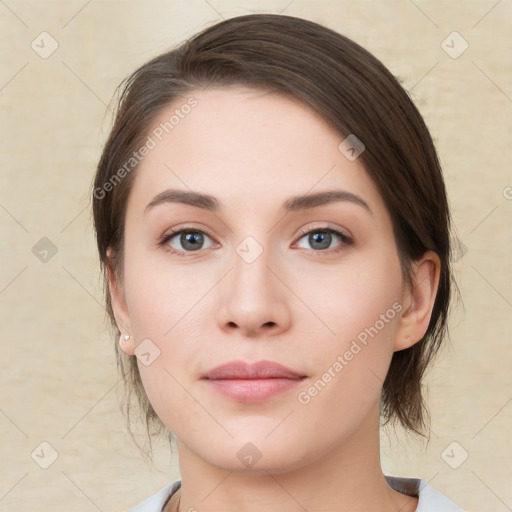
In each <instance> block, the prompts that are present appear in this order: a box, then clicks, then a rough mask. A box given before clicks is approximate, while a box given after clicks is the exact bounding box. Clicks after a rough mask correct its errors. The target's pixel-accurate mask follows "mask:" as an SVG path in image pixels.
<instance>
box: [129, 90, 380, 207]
mask: <svg viewBox="0 0 512 512" xmlns="http://www.w3.org/2000/svg"><path fill="white" fill-rule="evenodd" d="M191 98H193V100H191ZM187 105H194V106H193V107H192V108H190V107H188V106H187ZM147 135H148V137H150V138H151V140H152V141H153V143H152V144H151V146H153V147H152V149H150V150H149V152H148V154H146V156H144V158H143V159H142V161H141V164H140V165H139V166H138V168H137V170H136V178H135V182H134V185H133V189H132V191H131V194H130V202H131V203H132V205H133V206H134V207H135V208H137V210H140V209H141V208H142V210H144V208H145V207H146V206H147V204H148V203H149V202H150V201H151V200H152V199H153V197H154V196H155V195H157V194H158V193H160V192H162V191H164V190H165V189H168V188H174V189H176V188H180V189H184V190H194V191H199V192H204V193H207V194H210V195H213V196H215V197H217V198H219V201H220V202H221V204H222V205H224V204H226V205H236V206H238V207H244V208H246V209H251V210H254V209H260V210H261V208H262V207H263V206H265V205H268V206H272V205H273V204H275V205H276V207H278V206H279V207H280V206H281V205H282V203H283V201H284V200H285V199H286V198H287V197H289V196H293V195H301V194H305V193H308V192H316V191H323V190H328V189H332V188H337V189H343V190H347V191H349V192H352V193H354V194H358V195H364V196H365V198H366V200H367V202H369V203H372V204H373V206H374V208H377V209H378V208H379V207H383V205H382V201H381V199H380V197H379V194H378V191H377V189H376V187H375V186H374V184H373V182H372V180H371V179H370V177H369V176H368V174H367V172H366V170H365V169H364V166H363V164H362V163H361V160H360V159H356V160H354V161H350V160H348V159H347V158H346V157H345V156H344V154H343V153H342V152H340V150H339V145H340V143H341V142H342V140H343V139H344V137H343V136H342V135H340V134H338V133H337V132H336V131H334V130H333V129H332V128H331V127H329V126H328V125H327V123H326V122H325V121H324V120H323V119H322V118H321V117H320V116H319V115H318V114H316V113H315V112H314V111H313V110H312V109H311V108H309V107H307V106H305V105H304V104H302V103H301V102H300V101H298V100H295V99H293V98H289V97H287V96H283V95H282V94H275V93H268V92H265V91H262V90H258V89H252V88H245V87H227V88H224V87H223V88H213V89H205V90H195V91H191V92H190V93H189V94H188V95H187V96H186V97H183V98H181V99H179V100H177V101H175V102H174V103H173V104H171V105H169V106H167V107H166V108H164V109H163V110H162V111H161V112H160V114H159V115H158V116H157V118H156V119H155V120H154V122H153V125H152V126H151V128H150V130H149V132H148V134H147ZM129 209H130V207H129Z"/></svg>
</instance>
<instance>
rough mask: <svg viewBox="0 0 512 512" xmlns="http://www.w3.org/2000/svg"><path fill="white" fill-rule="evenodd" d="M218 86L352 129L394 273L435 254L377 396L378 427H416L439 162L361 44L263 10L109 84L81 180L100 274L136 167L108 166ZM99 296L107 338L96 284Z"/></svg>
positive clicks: (440, 329) (438, 243)
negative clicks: (266, 95) (94, 150)
mask: <svg viewBox="0 0 512 512" xmlns="http://www.w3.org/2000/svg"><path fill="white" fill-rule="evenodd" d="M230 85H235V86H236V85H242V86H249V87H254V88H260V89H263V90H267V91H270V90H272V91H277V92H279V93H281V94H285V95H287V96H289V97H293V98H295V99H298V100H300V101H301V102H303V104H305V105H307V106H309V107H311V108H313V109H314V110H315V111H316V112H317V113H318V114H319V115H320V116H321V117H322V118H323V119H324V120H325V121H326V122H327V123H328V124H329V125H330V126H331V127H332V128H333V129H334V130H335V131H337V132H338V133H339V134H340V136H341V138H344V137H346V136H348V135H349V134H354V135H355V136H356V137H357V138H358V139H359V140H360V141H362V142H363V143H364V145H365V150H364V152H363V153H362V154H361V155H360V157H359V158H361V159H362V162H363V164H364V166H365V168H366V170H367V172H368V173H369V175H370V177H371V178H372V179H373V181H374V182H375V183H376V185H377V187H378V189H379V192H380V194H381V195H382V198H383V200H384V202H385V204H386V207H387V209H388V211H389V213H390V215H391V219H392V222H393V229H394V234H395V238H396V244H397V250H398V253H399V255H400V262H401V266H402V270H403V274H404V277H405V278H406V279H407V280H408V281H409V282H411V281H410V279H411V262H412V261H414V260H418V259H420V257H421V256H422V255H423V254H424V253H425V252H426V251H427V250H432V251H434V252H436V253H437V254H438V256H439V257H440V260H441V269H440V283H439V288H438V292H437V296H436V299H435V304H434V308H433V312H432V317H431V320H430V324H429V326H428V329H427V332H426V334H425V336H424V337H423V339H422V340H421V341H419V342H418V343H416V344H414V345H413V346H412V347H410V348H408V349H405V350H401V351H398V352H395V353H394V354H393V357H392V361H391V365H390V368H389V372H388V374H387V376H386V379H385V381H384V384H383V389H382V395H381V418H382V419H383V420H384V424H385V423H388V422H389V421H390V420H398V422H399V423H401V424H402V425H403V426H404V427H405V428H406V429H409V430H411V431H414V432H416V433H418V434H421V435H423V431H424V429H425V427H426V425H427V423H426V420H427V418H428V416H429V414H428V409H427V408H426V406H425V402H424V399H423V395H422V383H421V382H422V378H423V375H424V372H425V370H426V368H427V366H428V365H429V363H430V361H431V360H432V358H433V357H434V356H435V354H436V353H437V351H438V349H439V347H440V346H441V343H442V340H443V338H444V336H445V334H447V315H448V309H449V302H450V283H451V281H452V272H451V267H450V259H449V256H450V215H449V209H448V203H447V198H446V191H445V186H444V182H443V177H442V174H441V168H440V164H439V161H438V157H437V153H436V150H435V147H434V144H433V141H432V138H431V136H430V134H429V131H428V129H427V127H426V125H425V123H424V121H423V118H422V117H421V115H420V114H419V112H418V110H417V109H416V107H415V106H414V104H413V102H412V101H411V99H410V98H409V96H408V94H407V93H406V92H405V90H404V89H403V88H402V87H401V85H400V84H399V82H398V80H397V79H395V78H394V76H393V75H392V74H391V73H390V72H389V71H388V69H387V68H386V67H385V66H384V65H383V64H382V63H381V62H380V61H379V60H378V59H377V58H375V57H374V56H373V55H371V54H370V53H369V52H368V51H367V50H365V49H364V48H362V47H361V46H359V45H358V44H356V43H355V42H353V41H352V40H350V39H348V38H347V37H345V36H343V35H341V34H339V33H337V32H335V31H333V30H331V29H328V28H326V27H324V26H322V25H319V24H317V23H314V22H311V21H307V20H304V19H300V18H296V17H292V16H280V15H274V14H252V15H247V16H239V17H235V18H231V19H229V20H226V21H223V22H220V23H218V24H216V25H214V26H212V27H209V28H207V29H205V30H204V31H202V32H201V33H199V34H197V35H195V36H194V37H193V38H191V39H189V40H187V41H185V42H184V43H183V44H181V45H180V46H178V47H177V48H175V49H173V50H172V51H169V52H167V53H164V54H162V55H159V56H158V57H156V58H154V59H153V60H151V61H150V62H148V63H146V64H145V65H143V66H142V67H140V68H139V69H137V70H136V71H135V72H134V73H133V74H132V75H131V76H129V77H128V78H127V79H126V80H125V81H124V83H122V84H121V85H120V87H122V92H121V94H120V97H119V101H118V109H117V114H116V117H115V121H114V125H113V128H112V130H111V132H110V135H109V137H108V140H107V142H106V144H105V147H104V149H103V153H102V155H101V159H100V161H99V164H98V169H97V173H96V176H95V180H94V185H93V186H94V189H93V215H94V225H95V229H96V234H97V244H98V251H99V257H100V261H101V266H102V269H103V273H104V278H105V283H106V280H107V277H108V276H107V272H110V271H112V272H115V275H116V276H117V278H118V279H120V280H121V282H122V267H123V264H122V262H123V238H124V222H125V214H126V206H127V199H128V195H129V193H130V190H131V186H132V182H133V178H134V175H135V172H134V171H135V170H136V165H133V169H129V170H128V172H124V173H122V174H123V178H122V179H120V174H119V170H120V169H121V168H123V166H124V169H125V171H126V162H127V161H129V160H130V158H131V157H132V155H133V152H134V151H136V150H137V149H139V148H140V147H141V145H142V144H143V141H144V140H145V139H146V138H147V136H148V130H149V128H150V125H151V123H152V122H153V121H154V119H155V117H156V116H157V115H158V114H159V113H160V112H161V110H162V109H163V108H164V107H167V106H168V105H169V104H171V103H174V102H176V101H177V100H178V99H180V98H184V97H186V95H187V93H189V92H191V91H193V90H194V89H195V90H197V89H203V88H206V87H209V86H230ZM341 138H340V140H341ZM116 173H117V174H116ZM116 180H117V181H116ZM108 183H110V184H111V185H110V186H108ZM109 248H110V249H111V250H112V255H113V257H112V261H111V262H109V260H108V258H107V250H108V249H109ZM105 296H106V307H107V313H108V316H109V318H110V320H111V322H112V326H113V328H114V331H115V334H116V338H117V337H118V336H119V334H120V333H119V331H118V328H117V325H116V322H115V318H114V315H113V311H112V305H111V301H110V296H109V292H108V287H107V286H105ZM116 349H117V356H118V362H119V365H120V367H121V371H122V375H123V377H124V379H125V382H126V383H127V389H128V393H129V394H130V393H132V392H135V395H136V396H137V398H138V402H139V405H140V407H141V411H142V413H143V415H144V417H145V420H146V425H147V426H148V427H149V426H150V425H153V424H154V425H157V426H159V427H160V428H161V427H162V424H161V422H160V420H159V419H158V417H157V415H156V413H155V412H154V410H153V408H152V406H151V404H150V403H149V401H148V399H147V397H146V394H145V392H144V389H143V386H142V382H141V379H140V375H139V371H138V367H137V361H136V358H135V357H133V356H132V357H126V356H125V355H124V354H123V353H122V352H120V350H119V348H118V347H117V344H116ZM128 403H129V400H128V401H127V402H126V404H127V407H128V422H129V421H130V420H129V405H128ZM153 420H155V421H153Z"/></svg>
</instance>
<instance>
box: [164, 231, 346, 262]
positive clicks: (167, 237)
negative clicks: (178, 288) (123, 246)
mask: <svg viewBox="0 0 512 512" xmlns="http://www.w3.org/2000/svg"><path fill="white" fill-rule="evenodd" d="M181 233H201V234H203V235H206V236H208V237H209V238H210V239H213V237H211V236H210V235H209V234H208V233H206V232H205V231H203V230H201V229H196V228H186V227H183V226H180V227H179V228H178V229H177V230H174V231H171V232H170V233H167V234H165V235H164V236H163V237H162V238H161V239H160V241H159V242H158V246H161V247H163V248H164V250H166V251H168V252H170V253H171V254H173V255H175V256H179V257H185V258H187V257H191V256H193V254H194V252H200V250H198V251H188V252H185V253H182V252H180V251H176V250H175V249H173V248H171V247H170V246H169V245H168V244H169V242H170V241H171V240H172V239H173V238H175V237H176V236H177V235H180V234H181ZM311 233H331V234H334V235H337V236H338V237H339V238H340V240H341V243H340V244H339V246H338V247H337V248H335V249H329V250H319V249H309V251H311V252H313V253H315V254H319V253H326V254H334V253H338V252H340V251H342V250H344V249H345V246H347V245H352V244H353V240H352V238H350V237H349V236H348V235H346V234H345V233H344V232H343V231H340V230H338V229H335V228H331V227H329V226H325V227H321V228H314V229H309V230H306V229H305V230H301V231H300V232H299V239H298V240H301V239H302V238H304V236H306V235H309V234H311ZM306 250H307V249H306Z"/></svg>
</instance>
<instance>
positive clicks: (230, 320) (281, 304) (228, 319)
mask: <svg viewBox="0 0 512 512" xmlns="http://www.w3.org/2000/svg"><path fill="white" fill-rule="evenodd" d="M240 254H242V253H240ZM240 254H239V253H236V254H234V257H233V259H232V260H231V261H232V263H233V266H232V268H231V270H230V271H229V272H228V274H227V275H226V276H225V278H224V279H223V280H222V283H220V286H219V289H218V293H219V294H220V296H219V297H218V304H219V306H218V309H217V321H218V324H219V327H220V328H221V329H223V330H225V331H231V332H233V331H239V332H240V333H241V334H243V335H245V336H247V337H259V336H263V337H268V336H275V335H278V334H279V333H282V332H283V331H286V330H287V329H288V328H289V326H290V322H291V312H290V309H289V306H290V298H291V297H293V294H292V292H291V291H290V289H289V288H288V287H287V286H286V282H287V278H286V275H285V271H284V270H283V269H281V267H280V266H279V264H278V263H277V262H276V261H275V259H274V261H273V262H271V261H270V257H269V253H268V252H267V251H266V250H263V252H262V253H261V254H259V255H258V256H257V257H256V259H254V260H252V259H251V258H247V257H246V256H245V255H243V256H240Z"/></svg>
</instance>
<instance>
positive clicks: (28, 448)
mask: <svg viewBox="0 0 512 512" xmlns="http://www.w3.org/2000/svg"><path fill="white" fill-rule="evenodd" d="M251 12H275V13H283V14H289V15H296V16H301V17H305V18H308V19H311V20H313V21H317V22H320V23H323V24H325V25H327V26H329V27H331V28H334V29H335V30H338V31H340V32H342V33H343V34H345V35H347V36H349V37H351V38H353V39H355V40H356V41H357V42H359V43H360V44H362V45H363V46H364V47H366V48H367V49H369V50H370V51H371V52H373V53H374V54H375V55H376V56H377V57H379V58H380V59H381V60H382V61H383V62H384V63H385V64H386V65H387V66H388V67H389V68H390V69H391V71H392V72H393V73H394V74H395V75H397V76H399V77H400V78H401V80H402V81H403V84H404V87H405V88H406V89H408V90H409V91H411V94H412V97H413V99H414V101H415V102H416V104H417V105H418V107H419V108H420V110H421V112H422V114H423V115H424V117H425V119H426V122H427V124H428V126H429V128H430V129H431V132H432V135H433V137H434V139H435V141H436V144H437V147H438V150H439V153H440V157H441V161H442V164H443V166H444V172H445V177H446V183H447V187H448V192H449V198H450V202H451V205H452V209H453V217H454V221H455V224H456V227H457V232H458V236H459V238H460V240H461V242H462V244H463V251H462V252H461V254H463V257H462V258H460V259H458V261H457V262H456V264H455V270H456V275H457V278H458V280H459V286H460V289H461V294H462V298H463V301H464V307H462V306H460V307H459V308H458V309H457V310H455V311H454V315H453V317H452V320H451V333H452V341H451V344H450V345H447V348H446V349H445V350H444V351H443V352H442V354H441V355H440V357H439V358H438V359H437V362H436V364H435V367H434V368H433V370H432V371H431V372H430V373H429V376H428V379H427V380H428V383H429V389H430V394H429V396H430V399H429V401H430V406H431V413H432V430H433V431H432V436H431V440H430V442H429V443H428V444H426V443H421V442H419V441H416V440H414V439H411V438H408V437H407V436H404V435H403V434H402V433H401V432H397V435H396V436H395V435H390V436H389V437H388V435H386V434H385V433H383V436H382V440H383V446H382V464H383V468H384V470H385V472H386V473H387V474H395V475H403V476H416V477H421V478H424V479H426V480H428V481H430V482H431V484H432V485H433V486H434V487H435V488H437V489H438V490H439V491H441V492H443V493H444V494H447V495H448V496H449V497H450V498H451V499H453V500H454V501H455V502H456V503H457V504H459V505H460V506H461V507H463V508H467V509H469V510H471V511H476V510H480V511H490V510H492V511H494V512H502V511H506V510H510V509H511V508H512V486H511V485H510V480H511V471H510V466H511V464H510V460H511V458H512V457H511V456H512V453H511V448H510V446H511V443H510V426H511V416H512V401H511V400H512V387H511V376H510V375H511V371H510V369H511V352H512V351H511V341H512V340H511V335H510V328H511V325H512V324H511V319H512V286H511V284H512V265H511V258H510V254H511V249H512V236H511V233H512V230H511V223H510V219H511V209H512V200H511V197H512V188H511V187H512V175H511V168H512V167H511V164H512V151H511V147H512V144H511V143H512V81H511V78H512V36H511V34H512V26H511V20H512V4H511V2H510V1H507V0H504V1H498V2H497V1H496V0H481V1H450V2H448V1H445V2H441V1H438V2H435V1H420V0H416V1H415V2H414V3H413V2H412V1H409V0H393V1H391V0H386V1H380V2H377V1H333V0H331V1H326V0H322V1H305V0H295V1H292V2H290V1H289V0H276V1H262V2H256V1H249V0H242V1H238V2H235V1H227V0H226V1H223V0H209V1H206V0H190V1H168V2H157V1H148V2H142V1H139V2H134V1H130V2H128V1H126V2H121V1H117V2H113V1H100V0H93V1H89V2H87V1H85V0H81V1H60V2H59V1H50V2H43V1H15V0H5V1H1V2H0V23H1V25H0V38H1V43H2V44H1V48H2V50H1V51H2V66H1V70H0V102H1V109H2V118H3V119H4V120H7V122H5V121H4V122H3V123H2V127H1V140H2V142H1V144H2V145H1V176H2V187H1V191H0V222H1V225H2V233H3V236H2V239H1V240H2V266H1V270H0V301H1V305H2V315H3V316H2V323H1V325H2V350H1V368H2V373H1V390H2V393H1V401H0V434H1V439H2V446H1V452H0V454H1V460H2V471H1V480H0V510H1V511H4V510H5V511H7V510H9V511H12V510H17V511H19V512H24V511H34V510H41V511H44V510H46V511H50V510H51V511H54V512H59V511H68V512H69V511H84V512H86V511H95V510H102V511H120V510H123V509H126V508H129V507H130V506H132V505H134V504H136V503H138V502H139V501H140V500H142V499H143V498H145V497H146V496H149V495H150V494H152V493H153V492H155V491H156V490H158V489H159V488H161V487H162V486H163V485H165V484H166V483H168V482H169V481H171V480H174V479H176V478H178V477H179V473H178V470H177V466H176V461H175V460H174V459H173V458H171V456H170V454H169V451H168V450H167V448H166V446H165V443H164V442H163V443H161V444H160V445H157V450H156V455H155V464H154V465H147V464H146V463H145V462H144V461H143V460H142V458H141V456H140V453H139V451H138V450H137V448H136V447H135V446H134V444H133V443H132V441H131V439H130V438H129V436H128V435H127V433H126V430H125V427H124V422H123V418H122V416H121V414H120V412H119V408H118V401H119V396H120V393H121V385H119V377H118V375H117V372H116V367H115V361H114V353H113V346H112V341H111V340H110V339H109V337H108V331H107V327H106V322H105V318H104V310H103V307H102V290H101V283H100V281H99V271H98V264H97V257H96V248H95V245H94V239H93V232H92V224H91V215H90V204H89V190H90V184H91V180H92V177H93V174H94V169H95V165H96V163H97V160H98V157H99V153H100V148H101V145H102V143H103V141H104V140H105V137H106V134H107V132H108V128H109V116H108V115H105V113H106V112H108V111H107V109H106V104H108V102H109V101H110V98H111V97H112V94H113V92H114V89H115V87H116V86H117V84H118V83H119V82H120V81H121V79H122V78H124V77H125V76H126V75H127V74H128V73H129V72H131V71H133V70H134V69H135V68H136V67H137V66H139V65H141V64H142V63H144V62H146V61H147V60H149V59H150V58H151V57H153V56H155V55H156V54H158V53H160V52H162V51H164V50H166V49H168V48H169V47H171V46H172V45H174V44H175V43H177V42H179V41H181V40H182V39H183V38H184V37H187V36H189V35H191V34H193V33H194V32H196V31H198V30H200V29H202V28H204V27H206V26H208V25H210V24H213V23H215V22H217V21H220V19H221V18H229V17H232V16H236V15H241V14H246V13H251ZM44 31H46V32H48V33H49V34H50V35H51V37H52V38H54V39H55V40H56V41H57V42H58V45H59V46H58V49H57V50H56V51H55V52H54V53H53V54H51V55H50V56H47V58H42V57H41V56H40V55H39V54H38V53H36V51H34V49H33V48H32V47H31V44H32V41H34V40H35V43H34V46H35V48H36V49H37V50H38V51H39V53H41V52H43V53H44V51H49V49H51V45H50V43H51V41H50V39H48V36H39V35H40V34H41V32H44ZM453 31H457V32H459V33H460V35H461V36H462V37H463V38H464V40H466V41H467V43H468V44H469V47H468V49H467V50H466V51H465V52H464V53H463V54H462V55H460V57H458V58H456V59H454V58H452V57H451V56H449V55H448V54H447V53H446V52H445V51H444V50H443V48H442V47H441V43H442V41H443V40H444V39H445V38H446V37H447V36H448V35H449V34H451V33H452V32H453ZM42 37H45V38H46V39H45V40H44V41H45V44H44V48H43V44H42V43H41V38H42ZM451 40H453V36H452V39H449V40H448V41H451ZM454 41H455V42H454V43H449V44H451V45H452V46H454V49H455V50H457V49H459V48H461V46H460V44H461V43H463V42H462V41H459V42H457V40H454ZM37 44H39V47H38V46H36V45H37ZM42 237H48V238H49V239H50V240H51V241H52V243H53V244H54V245H55V246H56V248H57V253H56V254H55V255H54V256H53V257H51V258H50V259H49V260H48V261H47V262H46V263H45V262H42V261H40V260H39V259H38V258H37V257H36V256H35V255H34V253H33V252H32V248H33V247H34V245H35V244H36V243H37V242H38V241H39V240H40V239H41V238H42ZM41 442H47V443H49V444H50V445H51V447H53V448H49V447H48V446H46V445H43V446H42V447H41V446H39V445H40V443H41ZM452 442H456V443H458V444H457V445H452V446H451V447H449V448H448V450H447V452H444V450H445V448H447V447H448V446H449V445H450V444H451V443H452ZM52 449H53V450H55V451H56V452H57V453H58V458H57V460H56V461H55V462H54V463H53V464H52V465H51V466H50V467H49V468H48V469H43V468H41V467H40V466H39V465H38V464H45V463H46V464H47V463H48V462H51V455H52V453H53V452H52ZM34 450H35V452H34ZM452 450H453V451H452ZM33 452H34V455H33V458H32V457H31V453H33ZM443 452H444V453H445V455H444V456H443V455H442V454H443ZM465 452H467V453H468V454H469V456H468V458H467V460H465V461H464V462H463V463H462V464H461V465H460V466H459V467H458V468H457V469H454V468H452V467H451V466H450V465H449V464H448V462H449V463H450V464H451V465H452V466H457V465H458V464H460V463H461V461H462V460H463V458H464V456H465ZM447 461H448V462H447ZM339 477H340V478H341V477H342V475H339Z"/></svg>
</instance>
